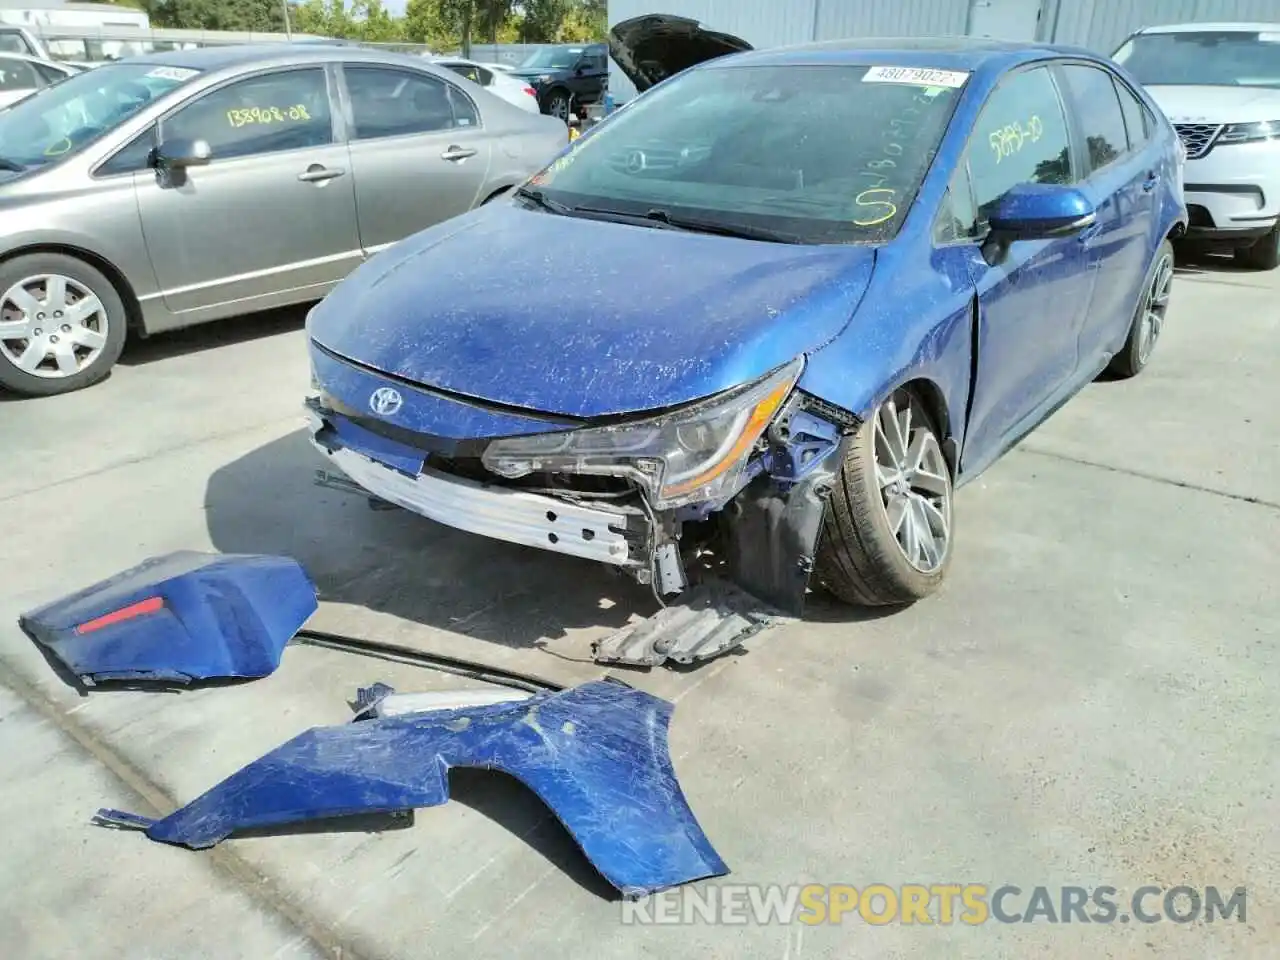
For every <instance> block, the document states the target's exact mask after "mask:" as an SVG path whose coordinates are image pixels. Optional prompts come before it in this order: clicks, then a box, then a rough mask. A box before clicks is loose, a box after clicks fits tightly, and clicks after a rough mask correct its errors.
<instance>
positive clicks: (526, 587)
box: [205, 430, 657, 659]
mask: <svg viewBox="0 0 1280 960" xmlns="http://www.w3.org/2000/svg"><path fill="white" fill-rule="evenodd" d="M327 466H328V464H326V463H325V461H324V460H323V459H322V458H321V457H320V455H319V454H318V453H316V451H315V450H314V449H313V448H312V446H311V444H310V441H309V439H308V437H307V433H306V431H305V430H299V431H297V432H296V433H292V434H289V435H288V436H286V437H282V438H281V439H279V440H276V441H273V442H272V443H269V444H267V445H266V446H263V447H260V448H258V449H256V450H254V451H253V452H252V453H249V454H247V455H246V456H244V457H241V458H240V459H238V460H235V461H233V462H231V463H229V464H227V465H226V466H224V467H222V468H220V469H218V470H217V471H216V472H215V473H214V474H213V475H212V476H211V477H210V478H209V482H208V486H207V488H206V492H205V514H206V520H207V524H208V530H209V535H210V539H211V540H212V542H213V545H214V547H215V548H217V549H218V550H219V551H221V552H224V553H268V554H282V555H286V556H291V557H293V558H295V559H296V560H298V561H299V562H300V563H301V564H302V565H303V567H304V568H305V569H306V570H307V572H308V573H309V574H310V576H311V578H312V580H313V581H314V582H315V584H316V587H317V589H318V591H319V593H320V598H321V600H325V601H332V602H337V603H344V604H354V605H358V606H363V607H367V608H369V609H371V610H374V611H378V612H382V613H388V614H391V615H393V616H396V617H399V618H401V619H404V620H409V621H412V622H416V623H421V624H424V625H426V626H429V627H434V628H438V629H441V630H446V631H450V632H452V633H460V634H465V635H467V636H471V637H475V638H476V639H479V640H484V641H487V642H490V643H495V644H499V645H501V646H505V647H509V648H530V647H540V646H544V645H545V644H546V643H547V642H549V641H555V640H558V639H560V638H562V637H564V636H565V634H566V633H567V632H568V631H570V630H574V629H580V628H598V629H599V631H600V632H601V633H602V634H603V633H604V632H607V631H610V630H616V629H618V628H620V627H622V626H623V625H625V624H626V623H627V621H628V620H629V619H630V617H631V616H632V615H633V614H636V615H639V616H641V617H646V616H649V615H650V614H652V613H653V612H654V611H655V610H656V608H657V607H656V603H655V601H654V599H653V596H652V594H651V593H650V591H649V589H648V588H647V587H644V586H641V585H639V584H637V583H635V582H633V581H632V580H631V579H630V578H629V577H624V576H622V575H619V574H618V573H615V572H613V571H612V570H610V569H609V568H608V567H606V566H604V565H602V564H597V563H593V562H591V561H587V560H577V559H575V558H572V557H565V556H561V555H558V554H553V553H548V552H545V551H542V550H537V549H535V548H532V547H522V546H518V545H514V544H507V543H502V542H499V541H495V540H491V539H488V538H485V537H478V536H474V535H472V534H468V533H463V532H461V531H457V530H453V529H451V528H449V527H446V526H444V525H443V524H438V523H435V522H433V521H431V520H428V519H426V518H424V517H419V516H416V515H414V514H412V513H409V512H407V511H404V510H398V509H392V510H373V509H370V506H369V501H368V498H366V497H364V496H361V495H359V494H357V493H354V492H351V493H349V492H346V491H344V490H337V489H333V488H330V487H323V486H319V485H318V484H317V483H316V482H315V475H316V471H317V470H318V469H324V468H325V467H327ZM371 639H377V638H371ZM576 653H577V651H576V650H575V658H576ZM561 655H562V656H563V655H564V654H563V653H561ZM581 656H582V657H583V658H584V659H587V658H589V656H590V653H589V651H588V650H587V649H586V648H585V645H584V647H583V649H582V650H581Z"/></svg>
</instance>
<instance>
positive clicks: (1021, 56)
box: [708, 36, 1100, 71]
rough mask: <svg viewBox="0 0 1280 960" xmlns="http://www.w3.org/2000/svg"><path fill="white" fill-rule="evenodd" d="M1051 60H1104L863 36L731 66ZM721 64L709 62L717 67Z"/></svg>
mask: <svg viewBox="0 0 1280 960" xmlns="http://www.w3.org/2000/svg"><path fill="white" fill-rule="evenodd" d="M1048 57H1082V58H1085V59H1088V60H1098V59H1100V58H1099V57H1098V55H1097V54H1096V53H1094V52H1093V51H1090V50H1084V49H1081V48H1077V47H1067V46H1061V45H1058V44H1046V43H1024V42H1018V41H1013V40H995V39H990V38H987V37H962V36H956V37H859V38H853V39H847V40H824V41H820V42H818V43H802V44H797V45H795V46H789V47H771V48H766V49H763V50H751V51H747V52H745V53H740V54H735V55H734V56H733V57H732V58H730V59H729V60H727V61H726V65H735V66H736V65H746V64H749V63H751V64H761V65H763V64H788V63H792V64H800V63H803V64H840V63H847V64H854V63H883V64H892V65H894V66H907V67H925V68H935V69H940V70H971V71H973V70H978V69H982V68H986V67H991V68H995V69H1002V68H1005V67H1010V66H1015V65H1017V64H1019V63H1024V62H1027V61H1031V60H1043V59H1045V58H1048ZM715 63H716V61H714V60H712V61H709V62H708V64H709V65H714V64H715Z"/></svg>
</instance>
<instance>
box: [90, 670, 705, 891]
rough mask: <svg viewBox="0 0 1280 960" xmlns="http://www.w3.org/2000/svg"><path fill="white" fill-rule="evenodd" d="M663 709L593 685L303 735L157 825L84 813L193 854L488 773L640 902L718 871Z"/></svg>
mask: <svg viewBox="0 0 1280 960" xmlns="http://www.w3.org/2000/svg"><path fill="white" fill-rule="evenodd" d="M672 712H673V707H672V705H671V704H670V703H668V702H667V701H665V700H660V699H658V698H657V697H653V696H650V695H649V694H647V693H644V692H642V691H640V690H635V689H633V688H631V687H629V686H627V685H626V684H624V683H621V682H619V681H616V680H600V681H595V682H592V683H587V684H584V685H582V686H579V687H575V688H573V689H570V690H565V691H562V692H558V693H550V694H540V695H538V696H535V697H533V698H532V699H529V700H524V701H520V702H517V703H499V704H491V705H484V706H479V707H465V708H460V709H455V710H439V711H432V712H429V713H418V714H409V715H404V716H396V717H384V718H378V719H370V720H356V721H353V722H352V723H348V724H346V725H344V726H339V727H317V728H315V729H312V730H309V731H307V732H306V733H303V734H301V735H299V736H297V737H295V738H294V739H292V740H290V741H289V742H288V743H286V744H284V745H283V746H281V747H278V748H276V749H275V750H273V751H271V752H270V753H268V754H267V755H266V756H264V757H262V758H261V759H259V760H255V761H254V762H253V763H251V764H249V765H248V766H247V767H244V768H243V769H241V770H239V771H238V772H236V773H234V774H232V775H231V776H230V777H228V778H227V779H226V780H224V781H223V782H222V783H220V784H218V785H217V786H216V787H214V788H213V789H211V790H209V791H208V792H207V793H205V794H204V795H203V796H200V797H198V798H196V799H195V800H193V801H192V802H191V803H189V804H187V806H185V807H182V808H181V809H179V810H177V811H175V812H174V813H172V814H170V815H169V816H167V817H165V818H164V819H162V820H156V821H151V820H149V819H147V818H144V817H139V816H137V815H135V814H127V813H120V812H118V811H111V810H103V811H99V814H98V816H99V820H100V821H102V822H106V823H113V824H116V825H124V826H132V827H140V828H144V829H145V830H146V833H147V836H149V837H150V838H151V839H153V840H159V841H162V842H165V843H172V844H178V845H181V846H186V847H192V848H203V847H210V846H213V845H214V844H216V843H218V842H219V841H220V840H223V839H225V838H226V837H228V836H230V835H231V834H232V833H234V832H236V831H238V830H247V829H254V828H258V829H261V828H264V827H273V826H279V825H283V824H291V823H297V822H300V821H304V820H317V819H325V818H330V817H339V816H349V815H353V814H368V813H390V812H394V811H400V810H407V809H412V808H414V807H432V806H438V805H440V804H443V803H444V802H445V801H446V800H448V798H449V786H448V771H449V769H450V768H451V767H479V768H484V769H491V770H500V771H502V772H504V773H507V774H509V775H511V776H513V777H515V778H516V779H518V780H520V781H521V782H523V783H524V784H525V785H526V786H528V787H529V788H530V789H531V790H533V792H534V793H536V794H537V795H538V796H539V797H540V798H541V799H542V801H543V802H544V803H545V804H546V805H547V806H548V807H549V808H550V809H551V811H552V812H553V813H554V814H555V815H556V816H557V817H558V818H559V819H560V822H561V823H562V824H564V826H565V828H566V829H567V830H568V831H569V833H570V835H572V837H573V838H574V840H575V841H576V842H577V843H578V845H579V846H580V847H581V848H582V851H583V853H585V854H586V856H587V859H588V860H590V861H591V863H592V864H593V865H594V866H595V867H596V869H597V870H599V871H600V873H601V875H602V876H603V877H604V878H605V879H606V880H608V881H609V882H610V883H611V884H613V885H614V886H615V887H617V888H618V889H619V890H621V891H622V892H623V893H624V894H625V895H629V896H640V895H644V894H648V893H652V892H654V891H658V890H663V889H666V888H668V887H672V886H676V885H678V884H682V883H689V882H691V881H694V880H699V879H702V878H704V877H715V876H721V875H723V874H725V873H728V867H726V866H725V864H724V862H723V861H722V860H721V859H720V857H719V856H718V855H717V854H716V852H715V850H714V849H713V848H712V846H711V843H710V841H708V840H707V838H706V836H705V834H703V832H702V828H701V827H700V826H699V825H698V821H697V820H696V819H695V817H694V815H693V811H692V810H690V809H689V804H688V803H687V802H686V800H685V798H684V794H683V792H682V791H681V790H680V784H679V783H678V782H677V780H676V775H675V770H674V768H673V767H672V764H671V756H670V753H669V752H668V746H667V730H668V727H669V725H670V721H671V714H672Z"/></svg>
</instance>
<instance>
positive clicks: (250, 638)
mask: <svg viewBox="0 0 1280 960" xmlns="http://www.w3.org/2000/svg"><path fill="white" fill-rule="evenodd" d="M316 607H317V602H316V589H315V586H314V585H313V584H312V583H311V580H310V579H309V578H308V577H307V574H306V571H304V570H303V569H302V567H301V566H300V565H299V564H298V562H297V561H296V560H292V559H290V558H288V557H270V556H256V555H250V554H216V553H196V552H194V551H189V550H184V551H181V552H179V553H171V554H168V555H167V556H163V557H155V558H153V559H151V560H147V561H146V562H144V563H142V564H140V565H139V566H136V567H134V568H133V569H132V570H126V571H125V572H124V573H121V574H117V575H116V576H114V577H112V578H111V579H109V580H104V581H102V582H101V583H97V584H94V585H93V586H91V587H87V588H86V589H84V590H81V591H80V592H79V593H74V594H72V595H71V596H69V597H65V598H63V599H62V600H58V601H55V602H54V603H51V604H48V605H47V606H44V607H41V608H40V609H39V610H33V611H32V612H30V613H27V614H24V615H23V616H21V617H20V618H19V619H18V623H19V625H20V626H21V627H22V629H23V630H25V631H26V632H27V633H28V634H29V635H30V636H31V637H33V638H34V639H35V640H36V641H38V642H39V643H40V644H41V645H43V646H44V647H46V648H48V650H49V651H50V652H51V653H52V654H53V656H54V657H56V658H57V659H58V660H59V661H61V663H62V664H63V665H64V666H65V667H66V668H67V669H68V670H70V671H71V672H72V673H74V674H75V675H76V676H78V677H80V679H81V680H82V681H83V682H84V683H86V684H88V685H93V684H94V683H97V682H100V681H107V680H155V681H168V682H174V683H189V682H191V681H193V680H211V679H215V678H232V677H265V676H266V675H267V674H269V673H271V672H273V671H274V670H275V669H276V667H278V666H279V665H280V656H281V654H282V653H283V651H284V647H285V644H287V643H288V642H289V639H290V638H291V637H292V636H293V635H294V633H296V632H297V630H298V628H299V627H301V626H302V625H303V624H304V623H305V622H306V621H307V618H308V617H310V616H311V614H313V613H315V611H316Z"/></svg>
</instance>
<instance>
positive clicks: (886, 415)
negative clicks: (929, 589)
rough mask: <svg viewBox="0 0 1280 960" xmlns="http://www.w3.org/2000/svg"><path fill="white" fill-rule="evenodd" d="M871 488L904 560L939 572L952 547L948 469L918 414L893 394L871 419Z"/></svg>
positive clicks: (909, 403)
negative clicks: (873, 474) (873, 485)
mask: <svg viewBox="0 0 1280 960" xmlns="http://www.w3.org/2000/svg"><path fill="white" fill-rule="evenodd" d="M874 439H875V465H876V484H877V485H878V486H879V488H880V498H881V502H882V503H883V504H884V511H885V516H886V518H887V519H888V521H889V529H890V531H892V533H893V537H894V540H895V541H896V542H897V544H898V549H899V550H901V551H902V555H903V556H904V557H905V558H906V559H907V562H908V563H910V564H911V566H913V567H915V569H916V570H918V571H920V572H921V573H923V574H932V573H936V572H937V571H938V570H940V569H942V566H943V564H944V563H946V560H947V553H948V551H949V550H950V548H951V471H950V470H949V469H948V467H947V461H946V458H945V457H944V456H943V455H942V447H941V445H939V443H938V438H937V437H936V436H934V433H933V430H932V429H931V428H930V426H929V423H928V421H927V420H926V419H925V417H924V415H923V413H922V412H921V411H920V410H919V409H917V408H916V407H915V405H914V404H913V403H912V402H911V401H909V400H905V401H904V400H903V397H902V395H901V394H896V395H894V396H892V397H890V398H889V399H888V400H886V401H885V402H884V403H883V404H882V405H881V406H880V409H879V410H878V411H876V418H875V435H874Z"/></svg>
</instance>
